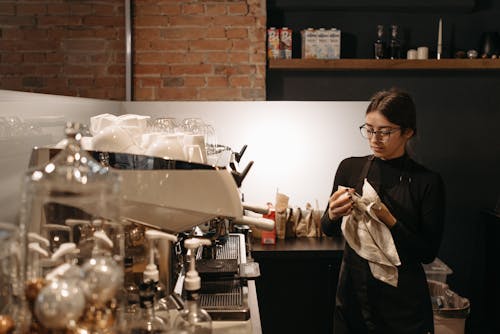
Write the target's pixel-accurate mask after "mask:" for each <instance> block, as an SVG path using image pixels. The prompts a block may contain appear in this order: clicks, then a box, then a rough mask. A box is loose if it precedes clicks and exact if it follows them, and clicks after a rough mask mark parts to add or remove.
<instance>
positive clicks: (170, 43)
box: [151, 39, 188, 51]
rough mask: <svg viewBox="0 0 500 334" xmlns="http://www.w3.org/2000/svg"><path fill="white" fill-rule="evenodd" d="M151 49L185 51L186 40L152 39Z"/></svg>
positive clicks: (186, 46) (186, 47) (186, 48)
mask: <svg viewBox="0 0 500 334" xmlns="http://www.w3.org/2000/svg"><path fill="white" fill-rule="evenodd" d="M151 49H153V50H168V51H187V50H188V41H185V40H178V41H176V40H159V39H156V40H152V41H151Z"/></svg>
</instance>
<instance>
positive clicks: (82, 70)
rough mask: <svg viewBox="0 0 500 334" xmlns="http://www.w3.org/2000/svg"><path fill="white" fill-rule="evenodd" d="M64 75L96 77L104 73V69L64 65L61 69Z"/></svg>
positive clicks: (98, 66)
mask: <svg viewBox="0 0 500 334" xmlns="http://www.w3.org/2000/svg"><path fill="white" fill-rule="evenodd" d="M63 72H64V74H66V75H68V76H96V75H102V74H104V73H106V67H105V66H102V65H92V64H83V65H80V66H77V65H66V66H64V68H63Z"/></svg>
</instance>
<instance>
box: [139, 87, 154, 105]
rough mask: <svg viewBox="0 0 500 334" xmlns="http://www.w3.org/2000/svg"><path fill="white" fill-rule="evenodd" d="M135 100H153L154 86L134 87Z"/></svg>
mask: <svg viewBox="0 0 500 334" xmlns="http://www.w3.org/2000/svg"><path fill="white" fill-rule="evenodd" d="M134 100H135V101H153V100H156V94H155V87H148V88H141V87H137V86H135V87H134Z"/></svg>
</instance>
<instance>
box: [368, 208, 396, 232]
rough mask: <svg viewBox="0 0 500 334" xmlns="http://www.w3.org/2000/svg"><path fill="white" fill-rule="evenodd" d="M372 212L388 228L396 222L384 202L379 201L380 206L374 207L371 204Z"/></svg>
mask: <svg viewBox="0 0 500 334" xmlns="http://www.w3.org/2000/svg"><path fill="white" fill-rule="evenodd" d="M372 210H373V213H375V215H376V216H377V218H378V219H380V221H381V222H382V223H384V224H385V225H386V226H387V227H388V228H391V227H393V226H394V224H396V217H394V216H393V215H392V213H391V212H390V211H389V209H387V207H386V206H385V204H384V203H382V202H380V207H378V208H375V205H374V206H372Z"/></svg>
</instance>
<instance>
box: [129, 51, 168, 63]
mask: <svg viewBox="0 0 500 334" xmlns="http://www.w3.org/2000/svg"><path fill="white" fill-rule="evenodd" d="M165 58H166V53H165V52H137V53H136V55H135V60H136V61H137V62H138V63H139V64H165V63H166V61H165Z"/></svg>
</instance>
